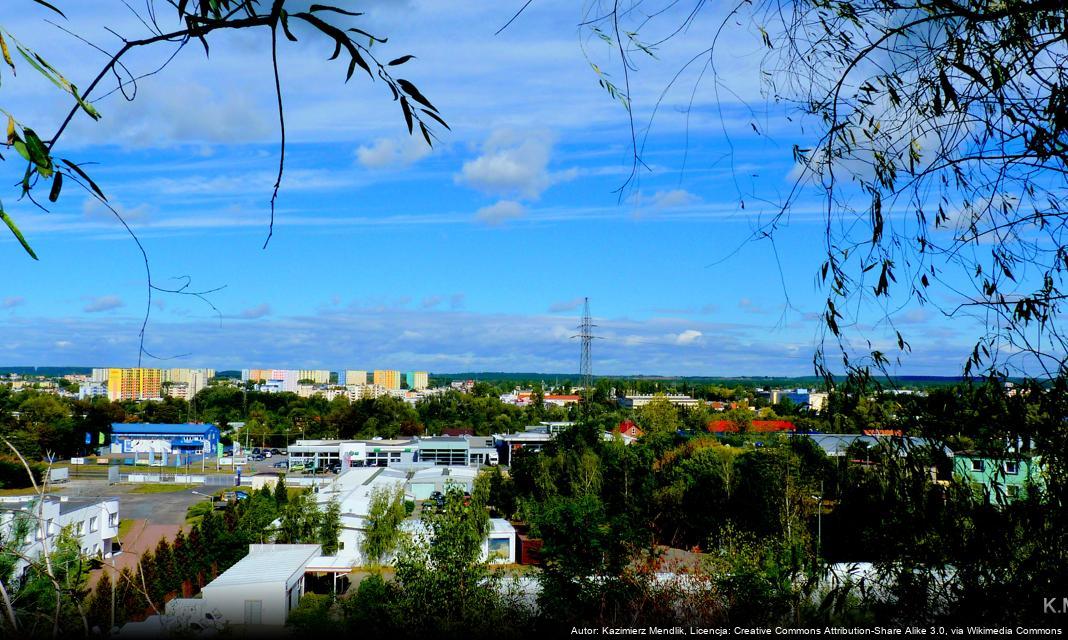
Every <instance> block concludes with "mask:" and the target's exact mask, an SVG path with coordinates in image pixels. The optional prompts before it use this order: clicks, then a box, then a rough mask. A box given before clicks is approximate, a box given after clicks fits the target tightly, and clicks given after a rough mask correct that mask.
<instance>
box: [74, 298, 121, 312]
mask: <svg viewBox="0 0 1068 640" xmlns="http://www.w3.org/2000/svg"><path fill="white" fill-rule="evenodd" d="M124 305H125V303H124V302H123V301H122V298H119V296H113V295H108V296H100V297H97V298H90V299H89V302H88V303H87V304H86V305H85V306H84V307H82V311H85V312H86V313H100V312H101V311H110V310H112V309H118V308H119V307H122V306H124Z"/></svg>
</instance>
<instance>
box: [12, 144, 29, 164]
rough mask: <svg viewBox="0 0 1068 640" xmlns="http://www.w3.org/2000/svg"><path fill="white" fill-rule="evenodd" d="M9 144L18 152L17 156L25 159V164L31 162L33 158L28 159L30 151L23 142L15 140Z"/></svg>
mask: <svg viewBox="0 0 1068 640" xmlns="http://www.w3.org/2000/svg"><path fill="white" fill-rule="evenodd" d="M11 144H12V146H13V147H15V151H18V152H19V155H20V156H22V157H23V158H25V159H26V162H33V158H31V157H30V151H29V149H27V148H26V143H25V142H23V141H22V140H18V139H16V140H15V141H14V142H13V143H11Z"/></svg>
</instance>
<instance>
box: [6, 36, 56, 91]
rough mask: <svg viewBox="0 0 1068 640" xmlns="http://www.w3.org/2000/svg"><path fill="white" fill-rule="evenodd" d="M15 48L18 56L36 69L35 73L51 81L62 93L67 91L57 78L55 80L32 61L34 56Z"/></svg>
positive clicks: (16, 46) (20, 48)
mask: <svg viewBox="0 0 1068 640" xmlns="http://www.w3.org/2000/svg"><path fill="white" fill-rule="evenodd" d="M15 48H16V49H17V50H18V52H19V55H21V56H22V57H23V58H25V59H26V62H29V63H30V66H31V67H33V68H34V69H37V71H38V72H39V73H40V74H41V75H43V76H44V77H46V78H48V79H49V80H51V81H52V84H54V85H56V86H57V87H59V88H60V89H63V90H64V91H66V90H67V87H65V86H63V83H62V82H60V81H59V79H58V78H56V77H55V76H54V75H52V74H51V73H50V72H49V71H47V70H46V69H45V68H44V67H42V66H41V65H40V64H38V63H37V61H36V60H34V59H33V58H34V56H32V55H30V52H28V51H26V50H25V49H23V48H22V47H20V46H18V45H15Z"/></svg>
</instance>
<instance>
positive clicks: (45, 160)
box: [22, 127, 52, 178]
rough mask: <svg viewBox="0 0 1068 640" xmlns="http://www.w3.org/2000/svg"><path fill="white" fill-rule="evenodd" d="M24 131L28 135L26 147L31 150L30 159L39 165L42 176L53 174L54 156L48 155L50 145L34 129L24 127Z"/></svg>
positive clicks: (38, 168)
mask: <svg viewBox="0 0 1068 640" xmlns="http://www.w3.org/2000/svg"><path fill="white" fill-rule="evenodd" d="M22 133H23V135H25V136H26V149H27V150H28V151H29V152H30V161H31V162H33V163H34V164H35V165H37V172H38V173H40V174H41V177H42V178H47V177H49V176H51V175H52V158H50V157H49V155H48V147H46V146H45V143H44V142H42V141H41V139H40V138H39V137H37V134H36V133H34V131H33V129H30V128H29V127H23V128H22Z"/></svg>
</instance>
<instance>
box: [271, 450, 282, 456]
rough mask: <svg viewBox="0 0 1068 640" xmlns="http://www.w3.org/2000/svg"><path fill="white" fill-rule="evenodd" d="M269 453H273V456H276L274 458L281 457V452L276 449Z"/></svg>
mask: <svg viewBox="0 0 1068 640" xmlns="http://www.w3.org/2000/svg"><path fill="white" fill-rule="evenodd" d="M271 453H273V454H274V455H276V456H277V455H281V454H282V452H281V451H279V450H278V449H271Z"/></svg>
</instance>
